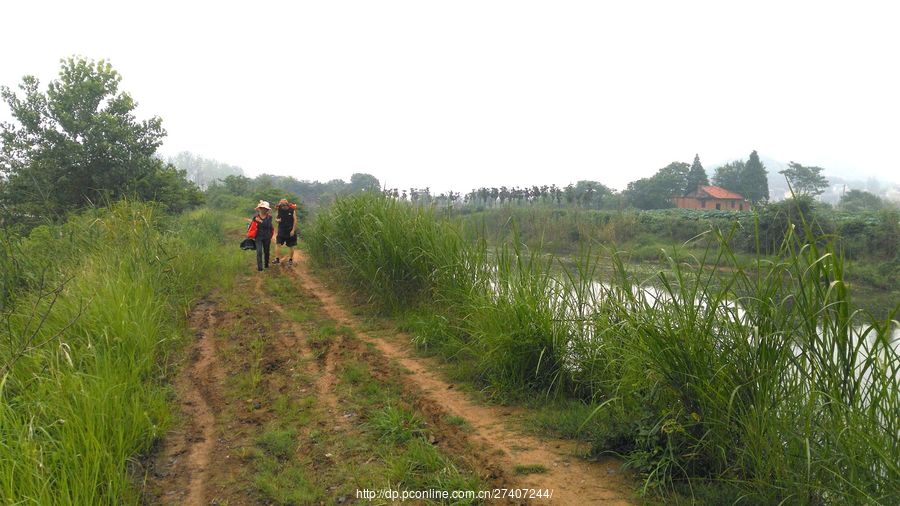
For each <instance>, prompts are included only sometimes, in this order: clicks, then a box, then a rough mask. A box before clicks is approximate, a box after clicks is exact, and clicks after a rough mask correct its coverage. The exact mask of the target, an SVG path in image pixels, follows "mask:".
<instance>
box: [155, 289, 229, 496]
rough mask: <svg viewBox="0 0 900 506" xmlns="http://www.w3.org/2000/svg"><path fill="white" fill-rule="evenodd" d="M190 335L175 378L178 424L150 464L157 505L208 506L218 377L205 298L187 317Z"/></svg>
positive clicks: (213, 314)
mask: <svg viewBox="0 0 900 506" xmlns="http://www.w3.org/2000/svg"><path fill="white" fill-rule="evenodd" d="M189 320H190V326H191V328H192V329H193V330H194V331H195V334H194V335H195V339H194V341H193V343H191V347H190V351H189V354H188V356H189V357H190V359H189V360H190V362H189V364H188V365H187V366H186V367H184V368H183V369H182V370H181V372H180V373H179V375H178V377H177V378H176V380H175V386H176V389H177V391H178V392H179V400H180V408H181V415H182V416H181V419H182V420H183V425H182V426H180V427H179V428H177V429H176V430H174V431H173V432H172V433H170V434H169V436H168V437H167V440H166V444H165V447H164V449H163V451H162V453H161V454H160V455H158V456H157V458H156V459H155V462H154V463H153V465H152V474H153V475H154V476H155V477H156V478H160V479H163V480H164V482H165V483H166V486H165V487H164V489H163V490H160V491H159V493H158V496H157V497H156V500H157V501H158V502H159V503H161V504H184V505H189V506H199V505H205V504H208V503H209V502H208V499H207V486H208V484H209V473H210V465H211V462H212V453H213V448H214V447H215V442H216V441H215V423H216V418H215V412H214V410H213V408H212V406H213V405H214V403H215V398H216V397H217V396H218V390H219V388H220V385H221V380H222V373H221V370H220V369H219V368H218V367H217V364H216V351H215V346H214V343H213V339H212V332H213V331H214V329H215V328H216V323H217V317H216V312H215V308H214V305H213V304H212V302H210V301H209V300H208V299H204V300H202V301H200V302H199V303H198V304H197V305H196V306H195V307H194V310H193V311H192V313H191V316H190V319H189Z"/></svg>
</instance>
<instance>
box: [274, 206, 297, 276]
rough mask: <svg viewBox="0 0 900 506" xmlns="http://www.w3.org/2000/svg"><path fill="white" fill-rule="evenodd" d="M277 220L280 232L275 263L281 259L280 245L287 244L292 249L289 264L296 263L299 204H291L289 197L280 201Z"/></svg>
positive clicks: (276, 240) (276, 237) (277, 236)
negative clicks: (295, 248) (295, 249)
mask: <svg viewBox="0 0 900 506" xmlns="http://www.w3.org/2000/svg"><path fill="white" fill-rule="evenodd" d="M275 210H276V215H275V221H276V222H278V234H277V235H276V236H275V260H274V261H273V263H276V264H277V263H278V262H280V261H281V259H280V258H279V254H278V250H279V246H281V245H284V244H287V246H288V248H290V250H291V255H290V256H289V257H288V260H287V264H288V265H289V266H290V265H293V264H294V247H296V246H297V204H291V203H290V202H288V201H287V199H281V200H280V201H278V205H277V206H275Z"/></svg>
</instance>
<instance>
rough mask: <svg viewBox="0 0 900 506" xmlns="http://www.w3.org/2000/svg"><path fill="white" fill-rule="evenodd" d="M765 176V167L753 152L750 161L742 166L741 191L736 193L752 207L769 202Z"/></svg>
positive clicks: (767, 183)
mask: <svg viewBox="0 0 900 506" xmlns="http://www.w3.org/2000/svg"><path fill="white" fill-rule="evenodd" d="M766 174H767V172H766V167H765V165H763V164H762V162H761V161H760V160H759V155H758V154H756V150H753V152H752V153H750V159H749V160H747V163H746V164H745V165H744V170H742V171H741V173H740V187H741V189H740V190H738V193H740V194H741V195H743V196H744V198H745V199H747V200H749V201H750V202H751V203H752V204H753V205H754V206H756V205H759V204H760V203H765V202H768V201H769V179H768V177H767V176H766Z"/></svg>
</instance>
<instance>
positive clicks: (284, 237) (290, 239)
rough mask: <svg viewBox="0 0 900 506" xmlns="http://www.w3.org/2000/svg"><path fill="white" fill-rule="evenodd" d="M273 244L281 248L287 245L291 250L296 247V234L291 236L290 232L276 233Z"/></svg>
mask: <svg viewBox="0 0 900 506" xmlns="http://www.w3.org/2000/svg"><path fill="white" fill-rule="evenodd" d="M275 244H277V245H279V246H282V245H284V244H287V245H288V246H290V247H291V248H293V247H294V246H296V245H297V234H293V235H291V231H290V230H288V231H287V232H280V231H279V232H278V235H277V236H276V237H275Z"/></svg>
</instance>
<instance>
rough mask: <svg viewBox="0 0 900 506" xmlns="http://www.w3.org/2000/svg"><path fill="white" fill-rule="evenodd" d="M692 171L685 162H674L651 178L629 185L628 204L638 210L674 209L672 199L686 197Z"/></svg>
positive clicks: (626, 194)
mask: <svg viewBox="0 0 900 506" xmlns="http://www.w3.org/2000/svg"><path fill="white" fill-rule="evenodd" d="M690 170H691V166H690V165H688V164H686V163H684V162H672V163H670V164H669V165H666V166H665V167H663V168H661V169H659V170H658V171H657V172H656V174H654V175H653V176H651V177H646V178H643V179H639V180H637V181H632V182H631V183H628V188H626V190H625V196H626V198H627V200H628V204H629V205H631V206H634V207H637V208H638V209H662V208H666V207H672V205H673V203H672V198H673V197H677V196H680V195H684V194H685V192H686V190H687V186H688V173H689V172H690Z"/></svg>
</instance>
